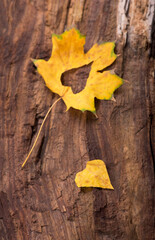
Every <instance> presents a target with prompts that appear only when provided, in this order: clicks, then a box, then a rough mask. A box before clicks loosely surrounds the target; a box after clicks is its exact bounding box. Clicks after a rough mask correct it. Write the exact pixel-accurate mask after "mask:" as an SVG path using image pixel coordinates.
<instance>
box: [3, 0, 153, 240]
mask: <svg viewBox="0 0 155 240" xmlns="http://www.w3.org/2000/svg"><path fill="white" fill-rule="evenodd" d="M150 2H151V0H150V1H149V0H144V1H140V0H137V1H124V4H125V5H124V7H123V9H124V11H125V16H126V19H127V22H126V25H125V28H122V30H121V31H122V32H121V31H119V30H118V26H119V21H118V20H117V19H118V17H119V16H121V7H122V6H123V5H121V4H123V3H122V2H121V1H110V0H100V1H99V0H81V1H76V0H64V1H57V0H50V1H47V0H45V1H42V0H37V1H35V0H14V1H7V0H1V1H0V52H1V54H0V239H3V240H36V239H37V240H39V239H40V240H49V239H52V240H114V239H115V240H117V239H118V240H127V239H128V240H130V239H132V240H151V239H152V240H153V239H154V235H153V234H154V228H153V227H154V226H153V210H154V209H153V206H154V205H153V201H154V194H153V191H154V188H153V186H154V175H153V166H154V164H153V160H154V154H155V151H154V147H155V145H154V134H153V133H154V126H155V122H154V108H153V106H154V105H153V103H154V95H153V93H154V85H153V76H154V73H153V71H154V60H153V57H154V38H153V36H154V29H153V23H152V21H151V20H150V21H151V23H150V22H148V19H149V17H148V15H147V14H148V12H149V9H151V8H152V7H151V5H149V4H150ZM133 16H134V17H133ZM149 16H151V14H150V15H149ZM121 23H122V26H124V25H123V24H124V22H123V21H121ZM149 24H150V25H149ZM151 25H152V39H149V33H148V32H147V28H149V27H151ZM71 27H76V28H78V29H79V30H80V31H81V32H82V33H83V34H86V36H87V37H86V46H85V50H86V51H87V50H88V49H89V48H90V47H91V46H92V45H93V44H94V43H96V42H102V41H114V40H116V51H117V53H118V54H121V55H120V56H119V57H118V59H117V60H116V63H115V64H114V65H113V66H111V68H115V71H116V72H117V74H118V75H119V76H121V77H123V78H124V79H126V80H127V82H125V83H124V85H123V86H122V87H121V88H119V89H118V90H117V91H116V92H115V98H116V103H115V102H112V101H96V107H97V115H98V117H99V118H98V119H96V118H95V117H94V116H93V115H92V114H91V113H89V112H85V113H84V114H83V113H81V112H80V111H77V110H73V109H71V110H69V111H68V112H65V105H64V103H63V102H62V101H61V102H59V103H58V104H57V106H56V107H55V108H54V109H53V110H52V113H51V115H50V116H49V117H48V119H47V121H46V124H45V126H44V129H43V131H42V133H41V136H40V138H39V141H38V143H37V145H36V147H35V150H34V152H33V154H32V156H31V158H30V159H29V161H28V163H27V165H26V166H25V168H24V169H23V170H21V165H22V162H23V161H24V159H25V157H26V155H27V153H28V151H29V150H30V147H31V146H32V143H33V141H34V139H35V137H36V135H37V132H38V129H39V127H40V125H41V123H42V120H43V118H44V116H45V114H46V112H47V110H48V108H49V106H50V105H51V104H52V103H53V102H54V101H55V100H56V99H57V98H58V96H56V95H55V94H53V93H52V92H51V91H50V90H48V89H47V88H46V86H45V84H44V81H43V79H42V78H41V77H40V76H39V74H38V73H37V72H36V70H35V68H34V67H33V64H32V62H31V61H30V58H44V59H48V58H49V57H50V54H51V50H52V44H51V34H52V33H57V34H60V33H62V32H63V31H64V30H65V29H68V28H71ZM145 27H146V29H145ZM120 32H121V34H122V35H121V34H120ZM77 71H79V72H77ZM77 71H71V72H67V73H65V74H64V76H63V81H64V82H65V83H66V84H68V83H69V84H71V83H70V82H71V79H72V88H73V89H74V90H75V91H79V90H80V89H81V88H83V87H84V83H85V81H86V79H85V78H86V75H87V73H88V71H89V69H86V67H84V68H83V69H82V70H77ZM80 71H81V72H80ZM79 73H80V74H79ZM79 76H80V77H79ZM76 81H79V84H78V85H77V83H76ZM93 159H103V160H104V161H105V163H106V165H107V169H108V172H109V175H110V179H111V182H112V184H113V186H114V188H115V190H114V191H110V190H103V189H93V190H92V189H78V188H77V186H76V185H75V182H74V179H75V175H76V173H77V172H78V171H80V170H82V169H84V168H85V166H86V162H87V161H89V160H93Z"/></svg>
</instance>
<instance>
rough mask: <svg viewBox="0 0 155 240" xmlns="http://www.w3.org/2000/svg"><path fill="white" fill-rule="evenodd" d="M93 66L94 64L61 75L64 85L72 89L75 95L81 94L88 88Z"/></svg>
mask: <svg viewBox="0 0 155 240" xmlns="http://www.w3.org/2000/svg"><path fill="white" fill-rule="evenodd" d="M91 65H92V63H90V64H88V65H85V66H82V67H80V68H74V69H71V70H68V71H66V72H64V73H63V74H62V75H61V82H62V84H63V85H64V86H69V87H71V88H72V91H73V93H74V94H75V93H79V92H81V91H82V90H83V89H84V88H85V86H86V82H87V79H88V76H89V73H90V70H91Z"/></svg>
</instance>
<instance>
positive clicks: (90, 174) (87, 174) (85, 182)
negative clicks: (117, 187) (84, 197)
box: [75, 159, 114, 189]
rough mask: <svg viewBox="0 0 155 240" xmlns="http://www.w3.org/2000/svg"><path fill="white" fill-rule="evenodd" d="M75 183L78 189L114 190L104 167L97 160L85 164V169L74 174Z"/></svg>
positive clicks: (101, 162) (100, 161)
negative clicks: (97, 188)
mask: <svg viewBox="0 0 155 240" xmlns="http://www.w3.org/2000/svg"><path fill="white" fill-rule="evenodd" d="M75 182H76V185H77V186H78V187H99V188H107V189H114V188H113V186H112V185H111V182H110V179H109V175H108V172H107V169H106V165H105V163H104V162H103V161H102V160H99V159H96V160H92V161H89V162H87V165H86V168H85V169H84V170H83V171H81V172H78V173H77V174H76V177H75Z"/></svg>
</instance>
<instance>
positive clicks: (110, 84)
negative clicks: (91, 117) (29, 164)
mask: <svg viewBox="0 0 155 240" xmlns="http://www.w3.org/2000/svg"><path fill="white" fill-rule="evenodd" d="M52 43H53V50H52V55H51V57H50V59H49V60H48V61H45V60H43V59H38V60H33V62H34V64H35V66H36V67H37V70H38V72H39V73H40V74H41V75H42V77H43V78H44V80H45V83H46V85H47V87H48V88H49V89H50V90H51V91H52V92H54V93H57V94H59V96H60V97H61V98H62V99H63V101H64V102H65V104H66V106H67V110H68V109H69V108H70V107H73V108H75V109H79V110H81V111H85V110H89V111H91V112H95V104H94V98H95V97H96V98H98V99H105V100H110V99H111V98H112V96H113V92H114V91H115V90H116V89H117V88H118V87H119V86H121V85H122V84H123V80H122V79H121V78H120V77H118V76H117V75H115V74H112V73H111V72H110V71H104V72H99V71H101V70H103V69H104V68H106V67H107V66H109V65H111V64H112V63H113V62H114V61H115V59H116V57H117V56H116V54H115V53H114V47H115V43H114V42H106V43H103V44H100V45H98V44H95V45H94V46H93V47H92V48H91V49H90V50H89V51H88V52H87V53H84V44H85V36H83V35H81V34H80V32H79V31H78V30H76V29H74V28H73V29H71V30H69V31H65V32H64V33H62V34H61V35H56V34H53V35H52ZM91 62H92V66H91V71H90V73H89V77H88V79H87V83H86V86H85V88H84V89H83V90H82V91H81V92H79V93H76V94H74V93H73V91H72V89H71V87H69V86H64V85H62V83H61V76H62V74H63V73H64V72H65V71H68V70H70V69H73V68H74V69H75V68H79V67H82V66H84V65H87V64H89V63H91Z"/></svg>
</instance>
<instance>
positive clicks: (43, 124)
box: [22, 97, 62, 168]
mask: <svg viewBox="0 0 155 240" xmlns="http://www.w3.org/2000/svg"><path fill="white" fill-rule="evenodd" d="M61 98H62V97H60V98H58V99H57V100H56V101H55V102H54V103H53V104H52V106H51V107H50V108H49V110H48V112H47V113H46V116H45V117H44V120H43V122H42V124H41V127H40V129H39V132H38V134H37V137H36V139H35V141H34V143H33V146H32V148H31V150H30V151H29V154H28V155H27V157H26V159H25V161H24V162H23V164H22V168H23V167H24V166H25V164H26V162H27V160H28V159H29V157H30V155H31V153H32V151H33V149H34V147H35V145H36V143H37V140H38V138H39V135H40V132H41V130H42V128H43V125H44V123H45V121H46V119H47V117H48V115H49V113H50V112H51V110H52V108H53V107H54V106H55V104H56V103H57V102H58V101H60V99H61Z"/></svg>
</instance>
